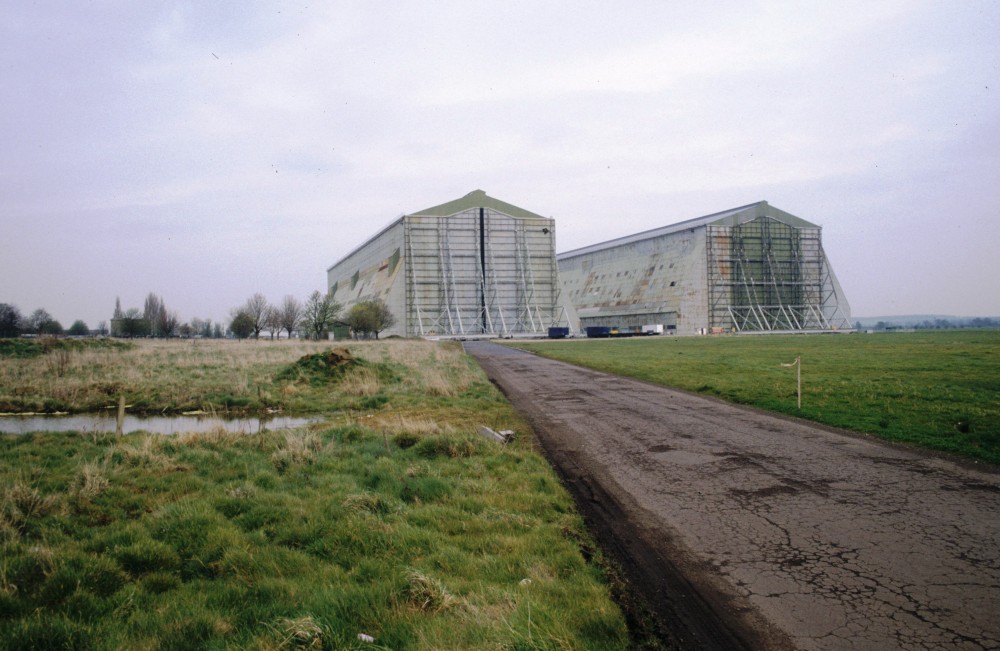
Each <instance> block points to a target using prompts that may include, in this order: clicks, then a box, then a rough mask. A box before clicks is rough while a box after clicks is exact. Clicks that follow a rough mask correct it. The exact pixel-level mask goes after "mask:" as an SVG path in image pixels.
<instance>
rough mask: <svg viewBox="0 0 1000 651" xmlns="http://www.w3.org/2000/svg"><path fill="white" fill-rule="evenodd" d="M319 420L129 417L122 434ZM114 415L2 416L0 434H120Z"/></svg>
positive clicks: (248, 429) (236, 429) (248, 430)
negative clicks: (116, 432)
mask: <svg viewBox="0 0 1000 651" xmlns="http://www.w3.org/2000/svg"><path fill="white" fill-rule="evenodd" d="M317 420H319V419H317V418H292V417H289V416H278V417H275V418H249V417H248V418H218V417H213V416H151V417H148V418H147V417H140V416H129V415H127V414H126V415H125V418H124V420H123V421H122V431H123V432H125V433H126V434H128V433H130V432H150V433H152V434H180V433H183V432H211V431H214V430H216V429H218V428H220V427H221V428H223V429H225V430H226V431H227V432H232V433H236V434H239V433H243V434H259V433H260V432H261V430H277V429H287V428H291V427H303V426H305V425H308V424H310V423H314V422H316V421H317ZM117 427H118V420H117V417H116V416H115V415H114V414H106V415H101V414H77V415H73V416H0V434H27V433H28V432H111V433H114V432H115V431H117Z"/></svg>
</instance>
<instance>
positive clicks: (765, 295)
mask: <svg viewBox="0 0 1000 651" xmlns="http://www.w3.org/2000/svg"><path fill="white" fill-rule="evenodd" d="M821 235H822V233H821V229H820V228H819V227H796V226H792V225H790V224H786V223H784V222H782V221H779V220H777V219H774V218H772V217H767V216H762V217H757V218H756V219H753V220H751V221H747V222H744V223H741V224H737V225H735V226H723V225H708V226H706V238H707V241H708V246H707V249H708V255H707V261H708V294H709V295H708V319H709V327H710V328H711V329H712V330H714V331H727V332H728V331H732V332H776V331H809V330H813V331H815V330H838V329H849V328H850V323H849V321H848V319H847V318H846V317H845V315H844V311H843V310H842V309H841V307H840V304H839V301H840V299H839V297H838V294H837V290H836V283H835V281H834V279H833V276H832V273H831V271H830V266H829V264H828V262H827V260H826V256H825V254H824V252H823V245H822V239H821Z"/></svg>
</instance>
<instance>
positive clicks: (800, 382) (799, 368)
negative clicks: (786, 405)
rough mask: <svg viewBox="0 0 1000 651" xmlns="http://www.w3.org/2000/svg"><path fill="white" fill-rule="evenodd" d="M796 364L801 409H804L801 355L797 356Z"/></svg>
mask: <svg viewBox="0 0 1000 651" xmlns="http://www.w3.org/2000/svg"><path fill="white" fill-rule="evenodd" d="M795 366H796V367H797V368H796V369H795V371H796V373H797V374H798V383H799V411H802V358H801V357H796V358H795Z"/></svg>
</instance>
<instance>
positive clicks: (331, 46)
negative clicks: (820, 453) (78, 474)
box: [0, 0, 1000, 328]
mask: <svg viewBox="0 0 1000 651" xmlns="http://www.w3.org/2000/svg"><path fill="white" fill-rule="evenodd" d="M997 34H1000V2H996V1H995V0H989V1H986V2H974V1H961V0H960V1H956V2H944V1H943V0H942V1H937V2H922V1H920V0H907V1H903V2H894V1H884V2H879V1H874V2H872V1H863V2H852V1H849V0H848V1H845V2H839V1H838V2H810V1H808V0H800V1H796V2H767V1H765V2H752V1H741V2H683V1H681V2H659V1H657V2H652V1H645V2H644V1H641V0H640V1H637V2H629V3H606V2H590V1H587V0H584V1H582V2H560V1H552V2H534V1H532V2H527V1H519V0H514V1H511V2H495V1H491V2H476V1H474V0H473V1H468V2H466V1H462V2H458V1H455V2H450V1H436V2H432V3H428V2H367V1H365V2H360V1H359V2H330V3H326V2H310V3H302V2H246V1H240V2H212V3H204V2H186V1H184V0H171V1H170V2H157V1H155V0H149V1H144V2H131V1H124V0H123V1H116V0H95V1H92V2H77V3H67V2H64V1H63V0H56V1H49V0H41V1H38V2H32V1H30V0H24V1H23V2H16V3H9V4H8V6H7V7H6V8H5V10H4V20H3V21H0V303H10V304H14V305H16V306H17V307H18V308H19V309H20V310H21V312H22V313H23V314H25V315H28V314H30V313H31V312H32V311H34V310H35V309H36V308H44V309H46V310H47V311H48V312H49V313H50V314H51V315H52V316H54V317H55V318H56V319H58V320H59V321H60V322H61V323H62V324H63V326H64V327H68V326H69V325H70V324H71V323H72V322H73V321H75V320H77V319H82V320H83V321H85V322H86V323H87V324H88V325H89V326H90V327H92V328H93V327H96V326H97V325H98V323H99V322H100V321H102V320H105V321H106V320H109V319H110V318H111V314H112V312H113V309H114V305H115V301H116V298H117V299H120V301H121V305H122V307H123V309H128V308H130V307H137V308H139V309H141V308H142V305H143V301H144V299H145V297H146V295H147V294H149V293H154V294H157V295H158V296H160V297H161V298H162V299H163V302H164V303H165V304H166V306H167V308H168V309H169V310H171V311H174V312H176V314H177V315H178V316H179V318H180V319H181V321H182V322H183V321H188V320H191V319H193V318H200V319H212V320H213V321H223V322H226V321H228V318H229V315H230V313H231V311H232V309H233V308H235V307H237V306H238V305H240V304H242V303H243V302H245V301H246V299H247V298H249V297H250V296H251V295H252V294H254V293H258V292H260V293H263V294H264V295H265V296H266V297H268V298H269V299H270V300H271V301H272V302H275V303H277V302H280V301H281V299H282V297H283V296H285V295H289V294H290V295H293V296H296V297H298V298H300V299H303V300H304V299H305V298H306V297H308V295H309V294H311V293H312V292H313V291H315V290H324V289H325V280H326V269H327V268H329V267H330V266H331V265H333V264H334V263H335V262H336V261H337V260H338V259H339V258H341V257H342V256H343V255H345V254H346V253H348V252H349V251H350V250H351V249H353V248H355V247H356V246H358V245H359V244H361V243H363V242H364V241H365V240H366V239H367V238H368V237H370V236H371V235H373V234H374V233H375V232H376V231H377V230H378V229H380V228H381V227H382V226H384V225H386V224H388V223H389V222H391V221H392V220H394V219H395V218H396V217H398V216H399V215H400V214H403V213H409V212H415V211H417V210H420V209H423V208H427V207H430V206H434V205H438V204H441V203H445V202H447V201H450V200H452V199H456V198H458V197H461V196H463V195H465V194H467V193H468V192H471V191H473V190H476V189H482V190H485V191H486V192H487V193H488V194H489V195H491V196H493V197H496V198H498V199H501V200H503V201H506V202H508V203H512V204H514V205H517V206H520V207H522V208H525V209H527V210H530V211H532V212H535V213H539V214H542V215H545V216H547V217H554V218H555V219H556V226H557V231H556V233H557V249H558V251H568V250H571V249H574V248H578V247H581V246H586V245H589V244H594V243H597V242H602V241H605V240H608V239H612V238H615V237H620V236H624V235H628V234H632V233H635V232H639V231H643V230H648V229H652V228H657V227H659V226H665V225H668V224H672V223H675V222H678V221H682V220H685V219H690V218H693V217H698V216H701V215H705V214H709V213H714V212H718V211H722V210H726V209H729V208H733V207H736V206H741V205H745V204H749V203H753V202H756V201H760V200H766V201H768V202H769V203H771V205H773V206H776V207H778V208H780V209H782V210H784V211H786V212H790V213H792V214H793V215H796V216H798V217H801V218H803V219H806V220H808V221H811V222H813V223H816V224H819V225H821V226H822V227H823V243H824V248H825V251H826V254H827V256H828V258H829V259H830V261H831V263H832V265H833V268H834V270H835V272H836V273H837V276H838V278H839V280H840V283H841V285H842V286H843V289H844V292H845V293H846V295H847V298H848V301H849V302H850V304H851V309H852V313H853V314H854V315H855V316H876V315H895V314H945V315H960V316H997V315H1000V255H998V254H997V251H996V249H997V245H998V244H1000V219H998V217H1000V215H998V208H1000V101H998V93H1000V38H997Z"/></svg>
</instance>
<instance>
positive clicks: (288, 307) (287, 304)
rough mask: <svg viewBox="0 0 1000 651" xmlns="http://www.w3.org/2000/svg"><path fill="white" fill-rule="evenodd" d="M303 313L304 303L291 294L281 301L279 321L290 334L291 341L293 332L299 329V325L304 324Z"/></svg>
mask: <svg viewBox="0 0 1000 651" xmlns="http://www.w3.org/2000/svg"><path fill="white" fill-rule="evenodd" d="M302 313H303V307H302V303H301V302H300V301H299V299H297V298H295V297H294V296H292V295H291V294H288V295H287V296H285V298H284V299H283V300H282V301H281V307H280V308H279V310H278V316H279V321H280V323H281V327H282V328H284V329H285V330H286V331H287V332H288V338H289V339H291V338H292V332H294V331H295V330H298V329H299V324H300V323H302Z"/></svg>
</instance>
